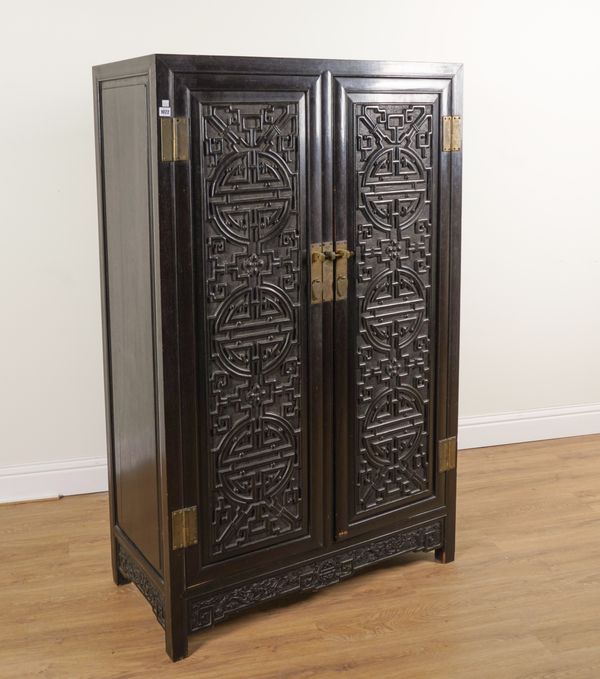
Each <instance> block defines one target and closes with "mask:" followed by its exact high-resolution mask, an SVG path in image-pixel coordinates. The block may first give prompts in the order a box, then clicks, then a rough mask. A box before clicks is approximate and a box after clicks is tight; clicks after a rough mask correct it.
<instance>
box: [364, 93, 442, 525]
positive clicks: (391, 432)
mask: <svg viewBox="0 0 600 679" xmlns="http://www.w3.org/2000/svg"><path fill="white" fill-rule="evenodd" d="M433 117H434V111H433V106H432V105H431V104H416V103H378V104H364V103H360V104H359V103H355V104H354V126H355V139H356V147H355V149H354V164H355V172H356V177H357V180H356V181H357V189H356V194H355V195H356V201H357V202H356V206H355V209H356V211H355V215H356V222H355V224H356V227H355V229H356V230H355V246H356V263H355V266H356V293H357V299H356V308H355V313H356V314H357V317H358V338H357V359H356V360H357V365H356V367H357V375H358V383H357V408H358V423H357V440H358V442H359V443H358V450H357V454H356V459H355V479H356V483H355V485H354V489H355V491H354V512H355V514H356V515H360V514H362V513H364V512H368V511H371V510H374V509H377V508H378V507H385V506H386V505H390V504H393V503H395V502H396V501H398V500H401V499H403V498H405V497H407V496H414V495H417V494H419V493H421V492H423V491H426V490H427V489H428V488H429V484H430V470H429V467H430V464H429V453H428V449H429V429H430V424H429V401H430V393H429V391H430V376H431V356H430V344H431V337H432V334H431V333H432V327H431V318H430V312H431V308H432V307H431V304H432V289H433V274H432V261H431V258H432V254H433V250H432V243H431V240H432V233H433V223H434V220H435V219H436V218H437V217H436V215H435V214H434V207H433V206H434V200H433V190H434V186H433V180H432V177H433V158H434V149H433V146H432V144H433V134H432V131H433V126H434V124H433Z"/></svg>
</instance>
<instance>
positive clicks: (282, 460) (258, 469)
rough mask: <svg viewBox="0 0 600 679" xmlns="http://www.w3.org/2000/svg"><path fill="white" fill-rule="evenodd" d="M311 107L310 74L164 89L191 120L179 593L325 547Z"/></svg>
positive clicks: (314, 103) (316, 149)
mask: <svg viewBox="0 0 600 679" xmlns="http://www.w3.org/2000/svg"><path fill="white" fill-rule="evenodd" d="M320 96H321V95H320V79H319V78H317V77H290V76H286V77H285V79H283V78H281V77H279V76H268V75H257V76H252V75H249V76H239V75H227V74H219V75H216V76H213V75H209V74H205V75H197V74H194V75H193V76H192V75H186V76H185V77H182V79H180V80H179V81H178V84H176V92H175V103H176V105H177V106H178V107H180V110H181V108H182V107H183V108H187V109H188V111H189V116H190V134H191V142H190V149H191V158H190V161H191V162H190V168H191V169H190V170H189V172H190V176H189V177H188V183H187V186H189V187H190V194H191V195H190V196H189V197H187V200H190V199H191V218H190V223H191V224H192V233H191V239H192V244H193V252H194V260H193V262H192V264H191V266H192V268H193V269H194V301H195V304H194V306H195V316H194V320H193V323H192V325H193V332H194V337H195V339H194V342H193V344H194V346H195V351H194V360H195V369H194V371H195V375H196V389H197V406H196V407H195V408H194V410H195V411H196V431H197V439H196V442H195V444H194V445H193V446H192V445H190V446H189V447H188V449H187V450H186V451H184V472H185V476H186V478H185V480H184V484H185V486H186V487H185V493H186V495H187V498H188V500H187V501H189V502H190V503H191V504H195V505H197V507H198V534H199V542H198V547H197V548H193V549H188V550H186V579H187V582H188V585H193V584H195V583H201V582H203V581H205V580H206V581H207V580H209V579H210V578H211V577H214V575H215V574H218V576H219V577H220V578H222V577H224V576H226V575H227V574H234V573H236V572H239V571H243V570H244V569H246V570H247V569H248V568H249V565H250V564H252V569H260V567H261V564H263V565H265V566H268V565H269V564H271V563H273V561H274V560H277V559H279V558H282V557H287V556H289V555H291V554H294V553H296V554H297V553H300V552H304V551H308V550H310V549H314V548H315V547H318V546H319V545H320V544H322V540H323V525H322V516H323V511H322V502H323V498H322V484H321V478H322V443H321V439H322V434H321V426H322V425H321V421H320V418H319V417H317V416H316V414H318V413H319V411H320V398H321V397H322V391H323V389H322V385H321V384H320V381H319V380H320V374H321V371H320V369H319V365H320V361H321V360H322V353H321V352H322V349H321V332H322V321H321V315H322V310H321V308H320V307H318V306H315V305H312V306H311V304H310V297H309V285H308V274H309V272H308V268H307V263H308V255H307V253H308V252H310V246H311V242H319V241H320V240H321V214H320V211H321V207H320V198H319V195H320V186H319V181H320V170H319V168H320V162H321V161H320V158H321V150H320V141H321V136H320V120H319V111H320V106H319V100H320ZM309 168H310V172H309ZM179 200H180V203H181V209H182V210H186V209H187V208H186V207H185V200H186V196H183V195H181V196H180V197H179ZM190 413H191V408H190ZM191 416H192V415H191V414H190V417H191ZM250 555H251V560H249V556H250Z"/></svg>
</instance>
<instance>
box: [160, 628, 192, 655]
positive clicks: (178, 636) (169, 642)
mask: <svg viewBox="0 0 600 679" xmlns="http://www.w3.org/2000/svg"><path fill="white" fill-rule="evenodd" d="M165 648H166V651H167V655H168V656H169V658H171V660H172V661H173V662H176V661H177V660H183V658H187V654H188V637H187V633H185V632H183V633H171V634H169V632H166V633H165Z"/></svg>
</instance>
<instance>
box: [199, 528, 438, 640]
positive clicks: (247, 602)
mask: <svg viewBox="0 0 600 679" xmlns="http://www.w3.org/2000/svg"><path fill="white" fill-rule="evenodd" d="M442 530H443V522H442V521H441V520H440V519H438V520H436V521H432V522H430V523H429V524H425V525H422V526H417V527H416V528H409V529H405V530H403V531H400V532H399V533H395V534H394V535H390V536H388V537H385V538H381V539H376V540H372V541H370V542H369V543H367V544H365V545H360V546H358V547H352V548H350V549H346V550H343V551H341V552H337V553H336V554H334V555H332V556H326V557H321V558H319V559H315V560H313V561H311V562H310V563H308V564H305V565H302V566H300V567H293V568H289V569H287V570H285V571H283V572H280V573H277V574H275V575H267V576H263V577H259V578H256V579H254V580H252V581H250V582H248V583H246V584H244V585H241V586H239V587H234V588H233V589H229V590H227V591H225V592H219V593H218V594H209V595H204V596H200V597H198V598H194V599H192V600H191V601H190V603H189V618H188V619H189V630H190V632H195V631H197V630H200V629H203V628H205V627H210V626H211V625H214V624H215V623H217V622H221V621H222V620H226V619H227V618H229V617H231V616H233V615H236V614H237V613H239V612H240V611H243V610H244V609H245V608H248V607H250V606H254V605H256V604H258V603H261V602H263V601H269V600H271V599H276V598H278V597H282V596H285V595H286V594H291V593H292V592H314V591H317V590H319V589H322V588H323V587H327V586H329V585H333V584H335V583H337V582H340V580H345V579H346V578H349V577H350V576H351V575H353V574H354V573H356V572H357V571H359V570H360V569H362V568H365V567H366V566H369V565H371V564H374V563H377V562H379V561H383V560H384V559H388V558H390V557H392V556H397V555H398V554H404V553H405V552H414V551H427V550H431V549H436V548H437V547H439V546H440V545H441V543H442Z"/></svg>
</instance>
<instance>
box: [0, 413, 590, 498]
mask: <svg viewBox="0 0 600 679" xmlns="http://www.w3.org/2000/svg"><path fill="white" fill-rule="evenodd" d="M598 433H600V403H591V404H588V405H581V406H568V407H564V408H544V409H542V410H529V411H525V412H515V413H500V414H498V415H483V416H476V417H461V418H460V419H459V421H458V446H459V448H482V447H484V446H500V445H504V444H507V443H522V442H524V441H542V440H544V439H555V438H563V437H566V436H582V435H585V434H598ZM107 489H108V474H107V470H106V459H105V458H104V457H89V458H83V459H77V460H63V461H62V462H47V463H43V464H28V465H15V466H10V467H0V503H6V502H24V501H27V500H43V499H47V498H52V497H61V496H62V495H80V494H82V493H99V492H102V491H105V490H107Z"/></svg>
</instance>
